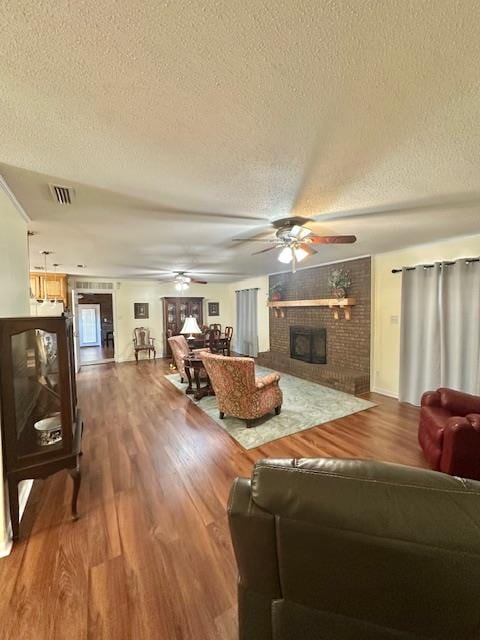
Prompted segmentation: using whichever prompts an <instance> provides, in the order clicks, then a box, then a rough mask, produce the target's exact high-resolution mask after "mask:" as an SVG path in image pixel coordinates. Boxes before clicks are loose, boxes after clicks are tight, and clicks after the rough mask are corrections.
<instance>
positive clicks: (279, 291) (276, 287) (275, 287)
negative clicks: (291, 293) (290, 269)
mask: <svg viewBox="0 0 480 640" xmlns="http://www.w3.org/2000/svg"><path fill="white" fill-rule="evenodd" d="M282 297H283V284H282V283H281V282H277V283H276V284H272V286H271V287H270V300H271V301H272V302H275V301H276V300H281V299H282Z"/></svg>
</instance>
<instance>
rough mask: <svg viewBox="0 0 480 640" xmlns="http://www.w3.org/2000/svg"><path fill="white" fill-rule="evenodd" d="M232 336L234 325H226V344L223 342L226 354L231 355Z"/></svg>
mask: <svg viewBox="0 0 480 640" xmlns="http://www.w3.org/2000/svg"><path fill="white" fill-rule="evenodd" d="M232 337H233V327H225V336H224V344H223V355H224V356H229V355H230V353H231V351H230V345H231V343H232Z"/></svg>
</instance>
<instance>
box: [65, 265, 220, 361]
mask: <svg viewBox="0 0 480 640" xmlns="http://www.w3.org/2000/svg"><path fill="white" fill-rule="evenodd" d="M76 280H79V281H82V282H92V283H96V282H97V283H98V282H111V283H112V284H113V291H114V292H115V308H114V321H115V359H116V360H117V362H127V361H130V360H134V359H135V355H134V351H133V330H134V329H135V327H138V326H141V325H142V324H143V325H144V326H146V327H148V328H149V329H150V333H151V336H152V337H153V338H156V346H157V357H162V356H163V355H164V354H163V342H164V328H163V301H162V298H164V297H178V296H179V292H178V291H177V290H176V289H175V285H174V284H173V283H165V284H163V283H162V284H160V283H158V282H152V281H142V280H110V279H108V278H86V277H81V276H77V277H71V278H70V279H69V288H71V287H72V286H74V284H75V281H76ZM229 286H230V285H227V284H219V283H212V284H210V283H209V284H206V285H200V284H197V285H195V284H192V285H190V287H189V289H187V290H186V291H185V293H184V295H185V296H188V297H200V298H204V309H203V321H204V323H205V324H210V323H213V322H219V323H221V324H222V327H223V326H225V325H228V324H232V307H231V295H230V291H229ZM103 292H104V293H107V292H108V290H104V291H103ZM135 302H146V303H148V305H149V318H148V320H136V319H135V317H134V307H133V305H134V303H135ZM208 302H218V303H219V305H220V315H219V316H212V317H210V316H208ZM115 311H116V314H115ZM140 357H148V356H144V355H142V354H141V355H140Z"/></svg>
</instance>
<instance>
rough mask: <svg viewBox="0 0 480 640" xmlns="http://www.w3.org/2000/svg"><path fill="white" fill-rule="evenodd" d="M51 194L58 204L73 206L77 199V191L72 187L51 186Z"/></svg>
mask: <svg viewBox="0 0 480 640" xmlns="http://www.w3.org/2000/svg"><path fill="white" fill-rule="evenodd" d="M49 187H50V193H51V194H52V197H53V199H54V200H55V202H58V204H72V202H73V200H74V199H75V190H74V189H72V187H62V186H61V185H59V184H51V185H49Z"/></svg>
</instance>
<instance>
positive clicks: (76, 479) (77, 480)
mask: <svg viewBox="0 0 480 640" xmlns="http://www.w3.org/2000/svg"><path fill="white" fill-rule="evenodd" d="M69 473H70V475H71V477H72V480H73V493H72V520H78V511H77V499H78V492H79V491H80V484H81V482H82V472H81V471H80V467H79V466H77V468H76V469H70V471H69Z"/></svg>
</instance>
